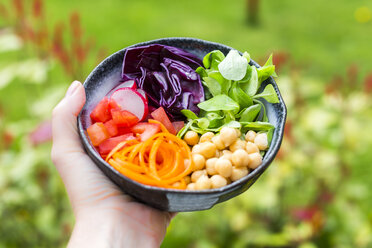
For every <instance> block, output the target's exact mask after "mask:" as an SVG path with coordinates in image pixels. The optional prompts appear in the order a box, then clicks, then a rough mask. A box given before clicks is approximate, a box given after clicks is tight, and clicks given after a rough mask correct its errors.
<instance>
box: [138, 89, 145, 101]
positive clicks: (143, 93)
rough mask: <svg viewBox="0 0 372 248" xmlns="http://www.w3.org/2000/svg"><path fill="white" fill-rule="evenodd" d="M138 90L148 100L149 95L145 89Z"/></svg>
mask: <svg viewBox="0 0 372 248" xmlns="http://www.w3.org/2000/svg"><path fill="white" fill-rule="evenodd" d="M137 92H138V93H140V94H141V95H142V96H143V98H145V100H146V101H147V95H146V92H145V91H144V90H143V89H137Z"/></svg>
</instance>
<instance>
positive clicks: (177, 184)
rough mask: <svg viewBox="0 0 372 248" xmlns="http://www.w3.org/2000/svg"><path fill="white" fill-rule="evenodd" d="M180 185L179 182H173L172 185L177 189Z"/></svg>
mask: <svg viewBox="0 0 372 248" xmlns="http://www.w3.org/2000/svg"><path fill="white" fill-rule="evenodd" d="M180 185H181V183H180V182H175V183H173V184H172V186H173V187H179V186H180Z"/></svg>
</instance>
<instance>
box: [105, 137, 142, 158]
mask: <svg viewBox="0 0 372 248" xmlns="http://www.w3.org/2000/svg"><path fill="white" fill-rule="evenodd" d="M133 139H136V137H134V135H133V133H127V134H123V135H120V136H117V137H112V138H109V139H107V140H105V141H103V142H102V143H101V144H100V145H99V146H98V150H99V153H100V154H101V155H102V154H108V153H109V152H111V150H112V149H114V148H115V147H116V146H117V145H118V144H119V143H120V142H123V141H126V140H133Z"/></svg>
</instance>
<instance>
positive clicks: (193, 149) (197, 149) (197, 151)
mask: <svg viewBox="0 0 372 248" xmlns="http://www.w3.org/2000/svg"><path fill="white" fill-rule="evenodd" d="M191 152H192V153H200V145H199V144H196V145H194V146H193V147H192V149H191Z"/></svg>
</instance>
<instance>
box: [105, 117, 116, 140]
mask: <svg viewBox="0 0 372 248" xmlns="http://www.w3.org/2000/svg"><path fill="white" fill-rule="evenodd" d="M104 125H105V127H106V129H107V132H108V133H109V135H110V136H111V137H114V136H116V135H118V133H119V131H118V127H117V126H116V124H115V122H114V120H109V121H107V122H105V123H104Z"/></svg>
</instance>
